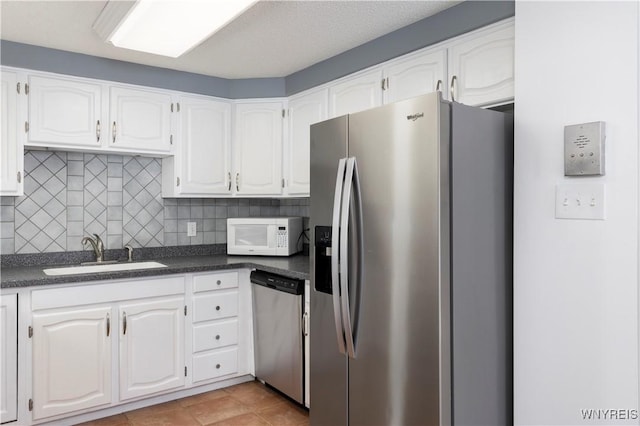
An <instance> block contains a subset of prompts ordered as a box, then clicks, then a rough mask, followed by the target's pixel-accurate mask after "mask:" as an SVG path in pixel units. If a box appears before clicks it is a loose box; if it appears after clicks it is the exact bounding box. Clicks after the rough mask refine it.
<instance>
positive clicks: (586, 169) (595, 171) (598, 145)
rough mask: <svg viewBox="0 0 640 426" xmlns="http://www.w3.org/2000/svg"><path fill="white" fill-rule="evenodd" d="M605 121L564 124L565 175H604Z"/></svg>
mask: <svg viewBox="0 0 640 426" xmlns="http://www.w3.org/2000/svg"><path fill="white" fill-rule="evenodd" d="M604 139H605V126H604V121H594V122H593V123H583V124H574V125H572V126H564V175H565V176H603V175H604Z"/></svg>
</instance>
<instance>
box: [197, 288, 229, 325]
mask: <svg viewBox="0 0 640 426" xmlns="http://www.w3.org/2000/svg"><path fill="white" fill-rule="evenodd" d="M193 299H194V300H193V322H199V321H210V320H216V319H220V318H228V317H235V316H236V315H238V291H237V290H229V291H212V292H209V293H202V294H196V295H194V296H193Z"/></svg>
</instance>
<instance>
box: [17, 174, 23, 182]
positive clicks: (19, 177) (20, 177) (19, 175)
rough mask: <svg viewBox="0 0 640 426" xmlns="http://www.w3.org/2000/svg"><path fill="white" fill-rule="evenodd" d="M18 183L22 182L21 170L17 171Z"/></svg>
mask: <svg viewBox="0 0 640 426" xmlns="http://www.w3.org/2000/svg"><path fill="white" fill-rule="evenodd" d="M18 183H22V172H18Z"/></svg>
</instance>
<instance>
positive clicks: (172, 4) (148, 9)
mask: <svg viewBox="0 0 640 426" xmlns="http://www.w3.org/2000/svg"><path fill="white" fill-rule="evenodd" d="M256 1H257V0H138V1H137V2H136V3H135V5H134V6H133V7H132V8H131V10H129V12H128V13H127V15H126V17H125V18H124V19H123V20H122V22H120V25H118V27H117V28H116V29H115V31H113V32H112V33H111V35H110V36H109V38H108V39H109V41H110V42H111V43H113V45H114V46H117V47H122V48H125V49H132V50H138V51H141V52H147V53H153V54H156V55H162V56H170V57H172V58H177V57H178V56H180V55H182V54H184V53H185V52H187V51H189V50H191V49H193V48H194V47H195V46H197V45H198V44H200V43H201V42H202V41H204V40H205V39H207V38H209V37H210V36H211V35H212V34H213V33H215V32H216V31H218V30H219V29H221V28H222V27H224V26H225V25H226V24H227V23H229V22H230V21H232V20H233V19H234V18H236V17H237V16H238V15H240V14H241V13H242V12H244V11H245V10H247V9H248V8H249V7H250V6H252V5H253V4H254V3H256Z"/></svg>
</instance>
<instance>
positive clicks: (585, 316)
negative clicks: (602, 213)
mask: <svg viewBox="0 0 640 426" xmlns="http://www.w3.org/2000/svg"><path fill="white" fill-rule="evenodd" d="M638 8H639V3H638V2H637V1H636V2H633V1H630V2H528V1H518V2H517V3H516V51H515V54H516V88H515V91H516V93H515V96H516V117H515V122H516V126H515V247H514V250H515V271H514V274H515V282H514V303H515V306H514V351H515V360H514V363H515V366H514V381H515V385H514V394H515V395H514V397H515V400H514V402H515V422H516V424H520V425H525V424H527V425H532V424H536V425H541V424H548V425H559V424H566V425H570V424H639V422H640V421H639V420H638V419H635V420H629V421H625V420H620V419H614V420H611V421H604V420H599V421H598V420H595V421H594V420H590V421H589V420H587V421H585V420H583V419H582V415H581V409H602V410H604V409H616V410H637V409H638V385H639V376H638V363H639V357H638V354H639V352H638V284H639V280H638V268H639V266H638V265H639V262H640V259H639V251H638V244H639V242H638V238H639V237H638V236H639V229H638V227H639V219H638V204H639V202H638V197H639V194H640V191H639V188H638V182H639V180H638V162H639V155H638V48H639V46H638V40H639V39H638V23H639V20H638ZM599 120H601V121H605V122H606V126H607V135H606V137H607V140H606V144H607V147H606V156H607V159H606V176H604V177H598V178H587V177H585V178H565V177H564V175H563V127H564V126H565V125H567V124H577V123H583V122H589V121H599ZM585 182H598V183H604V184H606V220H604V221H586V220H566V219H565V220H560V219H555V217H554V216H555V186H556V184H559V183H585ZM602 414H603V413H601V415H602Z"/></svg>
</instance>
